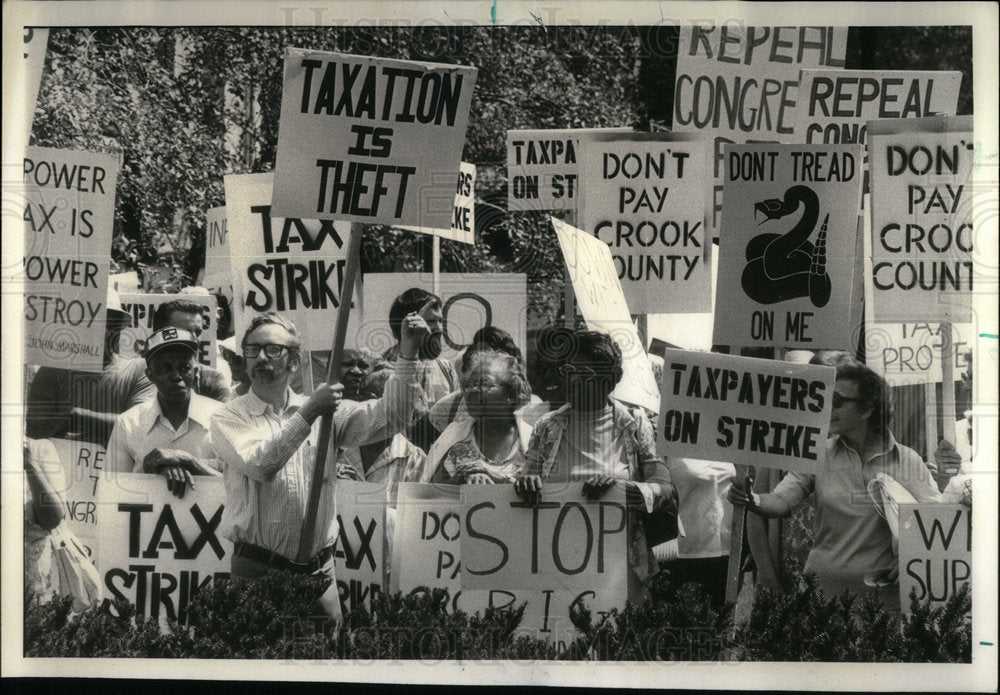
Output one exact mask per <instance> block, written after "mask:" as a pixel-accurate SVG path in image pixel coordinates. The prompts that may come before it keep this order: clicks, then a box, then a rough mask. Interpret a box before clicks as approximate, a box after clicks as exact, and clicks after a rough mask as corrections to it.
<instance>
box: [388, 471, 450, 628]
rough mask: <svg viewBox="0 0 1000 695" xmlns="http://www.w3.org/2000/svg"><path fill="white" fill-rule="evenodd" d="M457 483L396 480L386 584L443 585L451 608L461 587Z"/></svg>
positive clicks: (405, 588)
mask: <svg viewBox="0 0 1000 695" xmlns="http://www.w3.org/2000/svg"><path fill="white" fill-rule="evenodd" d="M458 491H459V486H457V485H425V484H422V483H400V484H399V492H398V495H397V497H396V531H395V535H394V536H393V541H392V573H391V575H390V579H389V590H390V591H391V592H392V593H394V594H395V593H396V592H400V591H401V592H403V593H404V594H410V593H414V592H418V591H430V590H432V589H444V590H446V591H447V594H448V604H449V608H450V609H451V610H454V608H455V606H456V604H457V600H458V597H459V594H460V593H461V591H462V574H461V565H460V561H459V558H460V546H459V538H460V537H461V526H462V522H461V515H462V504H461V500H460V499H459V496H458Z"/></svg>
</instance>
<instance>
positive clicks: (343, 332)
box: [296, 223, 364, 563]
mask: <svg viewBox="0 0 1000 695" xmlns="http://www.w3.org/2000/svg"><path fill="white" fill-rule="evenodd" d="M363 230H364V227H363V226H362V225H361V224H358V223H351V240H350V243H349V244H348V247H347V267H346V268H345V270H344V284H343V286H342V290H341V293H340V306H339V307H338V308H337V332H336V334H335V335H334V338H333V349H332V351H331V352H330V363H329V365H328V366H327V370H326V380H327V382H329V383H331V384H332V383H336V382H337V381H339V380H340V362H341V360H342V359H343V356H344V341H345V340H346V338H347V322H348V319H349V317H350V313H351V300H352V298H353V296H354V283H355V280H356V278H357V275H358V270H359V267H360V265H361V235H362V232H363ZM311 385H312V381H311V377H310V386H311ZM332 439H333V414H332V413H330V414H327V415H324V416H323V417H322V419H321V420H320V428H319V443H318V444H317V450H316V464H315V466H314V469H313V478H312V482H311V484H310V486H309V500H308V502H307V504H306V514H305V520H304V521H303V523H302V534H301V535H300V537H299V552H298V555H297V558H296V560H297V562H302V563H305V562H308V561H309V558H310V557H312V544H313V536H314V535H315V533H316V511H317V509H318V508H319V495H320V492H321V490H322V487H323V477H324V473H325V472H326V455H327V452H328V451H329V450H330V447H331V444H332V442H331V440H332Z"/></svg>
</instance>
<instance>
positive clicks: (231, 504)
mask: <svg viewBox="0 0 1000 695" xmlns="http://www.w3.org/2000/svg"><path fill="white" fill-rule="evenodd" d="M428 332H429V331H428V328H427V322H426V321H424V319H423V318H422V317H420V316H418V315H417V314H416V313H411V314H410V315H408V316H406V317H404V318H403V320H402V322H401V340H400V349H399V353H400V354H399V359H398V360H397V361H396V366H395V368H394V373H393V376H392V377H391V378H390V379H389V382H388V383H387V384H386V388H385V395H384V396H383V397H382V398H381V399H379V400H371V401H366V402H364V403H350V404H347V403H342V397H343V391H344V387H343V385H342V384H320V385H319V386H317V387H316V388H315V389H314V390H313V393H312V395H311V396H309V398H305V397H303V396H301V395H299V394H297V393H295V392H294V391H292V390H291V389H290V388H289V382H290V380H291V377H292V373H293V372H294V371H296V370H297V369H298V368H299V364H300V359H301V358H300V349H301V347H300V342H299V337H298V332H297V331H296V328H295V325H294V324H293V323H292V322H290V321H288V320H287V319H285V318H283V317H281V316H279V315H278V314H275V313H268V314H261V315H259V316H256V317H254V319H253V320H252V321H251V322H250V325H249V327H248V328H247V331H246V333H245V334H244V336H243V345H242V346H243V357H244V358H245V359H246V365H247V372H248V373H249V374H250V382H251V386H250V392H249V393H247V394H246V395H243V396H240V397H239V398H236V399H235V400H233V401H231V402H230V403H228V404H227V405H226V406H225V407H223V408H222V410H220V411H219V412H218V413H217V414H216V416H215V417H214V418H213V419H212V427H211V434H212V446H213V447H214V448H215V450H216V453H217V454H218V455H219V457H220V458H222V459H223V460H224V461H225V464H226V465H225V469H224V477H225V482H226V511H225V517H224V518H223V524H222V525H223V527H224V528H226V529H227V531H226V534H227V535H228V537H229V538H231V539H232V540H233V541H234V544H235V545H234V549H233V561H232V575H233V576H234V577H240V578H244V579H255V578H258V577H260V576H262V575H263V574H264V573H265V572H266V571H267V570H268V568H275V569H279V570H284V571H288V572H295V573H303V574H306V573H311V572H314V571H317V570H319V569H320V568H321V567H323V566H324V565H327V563H326V561H327V560H329V559H330V557H331V551H330V549H331V547H332V545H333V544H334V543H335V542H336V540H337V534H338V529H337V522H336V516H335V514H334V497H333V480H334V477H335V471H336V466H335V465H331V466H328V467H327V468H326V471H325V477H324V485H323V486H322V489H321V496H320V501H319V507H318V516H317V519H316V528H317V529H319V531H318V533H317V534H316V537H315V542H314V544H313V547H312V548H311V549H310V551H311V552H312V553H313V558H312V560H311V561H310V562H307V563H299V562H295V561H293V560H292V559H290V558H294V557H295V556H296V554H297V552H298V546H299V537H300V534H301V532H302V524H303V519H304V517H305V513H306V503H307V498H308V490H309V489H310V486H311V483H312V474H313V466H314V456H315V454H316V441H317V440H318V430H319V419H320V416H321V415H324V414H327V413H333V414H334V420H333V427H334V432H335V439H334V441H333V442H332V443H331V448H332V447H356V446H360V445H361V444H365V443H367V442H372V441H380V440H382V439H386V438H387V437H388V436H391V435H392V434H393V433H395V432H398V431H400V430H401V429H402V428H403V427H405V426H406V424H407V423H409V421H410V416H411V413H412V412H413V407H414V403H415V402H416V401H418V400H419V399H420V390H419V388H418V385H417V380H416V363H415V360H416V357H417V348H418V346H419V344H420V342H421V341H422V340H423V339H424V338H425V336H426V335H427V333H428ZM327 568H328V569H329V571H330V572H332V565H328V567H327Z"/></svg>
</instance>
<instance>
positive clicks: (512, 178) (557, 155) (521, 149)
mask: <svg viewBox="0 0 1000 695" xmlns="http://www.w3.org/2000/svg"><path fill="white" fill-rule="evenodd" d="M630 130H631V129H630V128H574V129H564V130H558V129H553V130H508V131H507V179H508V184H507V209H508V210H510V211H519V210H577V209H578V208H579V207H580V204H579V201H580V173H581V171H580V160H579V158H580V146H581V143H582V142H583V141H585V140H588V139H589V138H591V137H594V136H596V135H599V134H602V133H615V132H621V133H627V132H629V131H630Z"/></svg>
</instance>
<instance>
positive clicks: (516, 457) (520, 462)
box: [421, 350, 531, 485]
mask: <svg viewBox="0 0 1000 695" xmlns="http://www.w3.org/2000/svg"><path fill="white" fill-rule="evenodd" d="M462 395H463V402H464V404H465V409H466V410H467V412H468V417H464V418H460V419H459V420H457V421H455V422H453V423H451V424H450V425H448V426H447V427H445V429H444V431H443V432H441V436H440V437H438V439H437V441H435V442H434V444H433V445H431V448H430V451H428V452H427V465H426V467H425V468H424V473H425V475H424V476H423V477H422V480H421V482H427V481H445V482H450V483H456V484H462V483H472V484H487V485H488V484H494V483H512V482H514V478H515V476H516V475H517V474H518V473H519V472H520V471H521V469H522V468H523V467H524V461H525V458H524V452H525V450H526V449H527V443H528V438H529V437H530V435H531V427H530V426H529V425H527V424H526V423H525V422H524V420H523V419H521V418H519V417H518V416H517V413H516V411H517V410H518V408H520V407H521V406H523V405H525V404H526V403H528V401H529V400H530V399H531V388H530V387H529V386H528V380H527V379H526V378H525V376H524V370H523V369H522V368H521V363H520V361H519V360H518V359H517V358H516V357H514V356H513V355H508V354H506V353H503V352H498V351H496V350H480V351H478V352H476V353H475V354H474V355H473V356H472V357H471V359H470V360H469V364H468V367H467V369H466V372H465V374H464V375H463V377H462Z"/></svg>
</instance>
